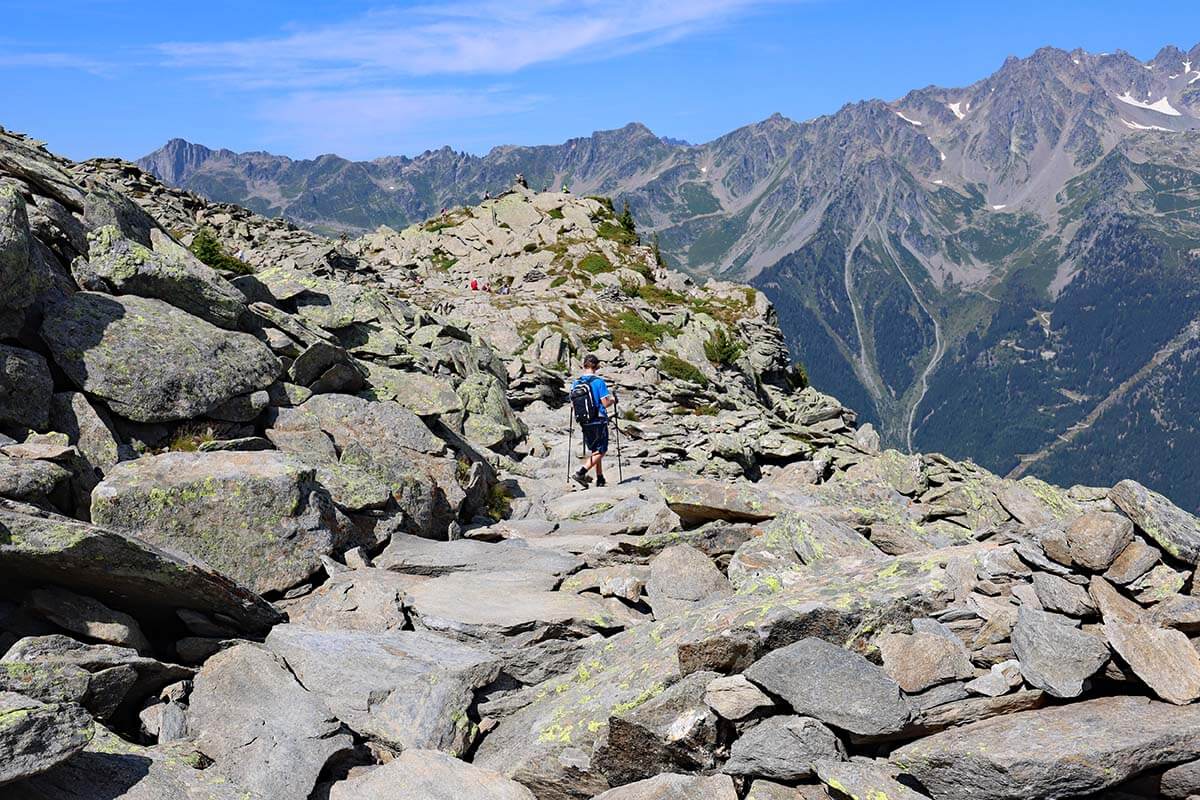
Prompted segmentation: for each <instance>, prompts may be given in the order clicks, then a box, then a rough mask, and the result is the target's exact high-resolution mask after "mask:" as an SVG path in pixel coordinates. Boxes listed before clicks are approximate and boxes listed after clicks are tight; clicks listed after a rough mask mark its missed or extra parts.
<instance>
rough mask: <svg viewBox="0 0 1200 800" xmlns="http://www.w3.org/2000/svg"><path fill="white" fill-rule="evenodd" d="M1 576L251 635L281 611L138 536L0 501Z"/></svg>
mask: <svg viewBox="0 0 1200 800" xmlns="http://www.w3.org/2000/svg"><path fill="white" fill-rule="evenodd" d="M0 576H4V577H6V578H7V579H12V578H16V577H18V576H19V577H20V578H21V579H23V580H38V581H45V582H48V583H56V584H59V585H62V586H67V587H70V588H72V589H75V590H76V591H79V592H84V593H86V594H88V595H92V596H94V597H96V598H97V599H100V600H104V601H108V602H112V603H114V604H119V605H120V606H121V607H122V608H130V609H131V610H133V609H136V610H137V611H139V612H140V613H143V612H144V614H146V615H149V616H165V615H170V614H172V612H173V609H175V608H189V609H193V610H195V611H204V612H209V613H216V614H220V615H221V616H222V617H224V618H226V619H228V620H229V622H230V624H232V625H235V626H237V627H239V628H240V629H241V630H243V631H245V632H257V631H261V630H263V629H265V628H268V627H270V626H271V625H273V624H275V623H276V622H277V621H279V619H280V615H279V612H278V611H276V610H275V608H273V607H272V606H271V604H270V603H268V602H267V601H265V600H263V599H262V598H261V597H259V596H258V595H257V594H255V593H254V592H251V591H250V590H249V589H246V588H243V587H242V586H239V585H238V584H236V583H234V582H233V581H232V580H230V579H229V578H228V577H226V576H225V575H223V574H221V573H219V572H216V571H214V570H213V569H212V568H211V567H208V566H206V565H204V564H201V563H200V562H198V561H196V560H193V559H191V558H189V557H187V556H184V555H182V554H177V553H167V552H165V551H163V550H160V549H158V548H157V547H155V546H154V545H152V544H149V543H148V542H145V541H143V540H142V539H140V538H136V537H134V536H131V535H126V534H124V533H119V532H116V531H113V530H109V529H106V528H102V527H97V526H94V525H88V524H86V523H83V522H79V521H77V520H73V519H68V518H66V517H60V516H57V515H55V514H49V513H47V512H45V511H41V510H39V509H36V508H32V507H30V506H25V505H21V504H19V503H10V502H9V501H7V500H0Z"/></svg>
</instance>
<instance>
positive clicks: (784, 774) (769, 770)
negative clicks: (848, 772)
mask: <svg viewBox="0 0 1200 800" xmlns="http://www.w3.org/2000/svg"><path fill="white" fill-rule="evenodd" d="M845 757H846V751H845V748H843V747H842V743H841V741H840V740H839V739H838V737H837V736H836V735H835V734H834V732H833V731H831V730H829V728H827V727H825V726H824V725H822V724H821V723H820V722H818V721H817V720H815V719H811V718H809V717H769V718H767V719H765V720H763V721H762V722H760V723H759V724H757V725H755V726H754V727H753V728H751V729H750V730H748V731H746V732H745V733H744V734H742V736H741V738H739V739H738V740H737V741H736V742H734V743H733V747H732V748H731V749H730V752H729V761H728V762H726V764H725V766H724V767H722V771H723V772H727V773H729V774H730V775H746V776H751V777H755V778H772V779H774V780H780V781H798V780H803V779H804V778H808V777H811V776H812V775H813V773H814V772H815V770H816V764H817V763H818V762H820V761H826V760H835V761H839V760H841V759H844V758H845Z"/></svg>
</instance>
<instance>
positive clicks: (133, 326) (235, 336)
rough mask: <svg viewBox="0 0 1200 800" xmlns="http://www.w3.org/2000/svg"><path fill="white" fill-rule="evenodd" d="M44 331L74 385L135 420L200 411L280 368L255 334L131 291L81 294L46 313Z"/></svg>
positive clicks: (268, 379)
mask: <svg viewBox="0 0 1200 800" xmlns="http://www.w3.org/2000/svg"><path fill="white" fill-rule="evenodd" d="M41 335H42V338H43V339H44V340H45V342H46V344H47V345H48V346H49V348H50V351H51V353H52V354H53V356H54V361H55V363H57V364H58V366H59V367H61V368H62V370H63V372H65V373H66V374H67V376H68V377H70V379H71V380H72V381H73V382H74V383H75V385H76V386H77V387H79V388H80V389H83V390H84V391H85V392H87V393H88V394H89V395H92V396H95V397H99V398H101V399H103V400H104V401H105V402H106V403H107V404H108V406H109V408H111V409H112V410H113V411H114V412H116V413H117V414H120V415H121V416H123V417H125V418H127V419H131V420H134V421H135V422H166V421H171V420H182V419H189V418H191V417H198V416H201V415H203V414H205V413H206V412H208V411H209V410H210V409H212V408H215V407H216V406H218V405H220V404H221V403H224V402H225V401H227V400H229V399H230V398H233V397H237V396H238V395H242V394H246V393H247V392H252V391H255V390H257V389H265V388H267V387H268V386H269V385H271V383H272V382H273V381H274V380H275V378H276V377H277V376H278V374H279V371H280V366H279V362H278V360H277V359H276V358H275V356H274V355H272V354H271V351H270V350H268V349H267V347H266V345H264V344H262V343H261V342H259V341H258V340H257V339H255V338H254V337H253V336H250V335H249V334H244V333H236V332H233V331H227V330H222V329H221V328H218V327H216V326H215V325H212V324H211V323H208V322H205V321H204V320H202V319H199V318H197V317H194V316H192V315H190V314H188V313H187V312H184V311H181V310H179V309H177V308H175V307H174V306H171V305H168V304H167V303H164V302H162V301H161V300H151V299H146V298H141V297H135V296H124V297H112V296H109V295H104V294H97V293H95V292H79V293H78V294H75V295H72V296H71V297H70V298H69V299H68V300H65V301H64V302H62V303H59V304H58V305H56V306H54V307H53V308H51V309H50V310H49V311H48V312H47V314H46V319H45V321H44V322H43V323H42V328H41Z"/></svg>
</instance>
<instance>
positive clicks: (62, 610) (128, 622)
mask: <svg viewBox="0 0 1200 800" xmlns="http://www.w3.org/2000/svg"><path fill="white" fill-rule="evenodd" d="M27 604H28V607H29V608H30V609H31V610H32V611H33V612H34V613H35V614H38V615H39V616H41V617H44V618H45V619H48V620H50V621H51V622H53V623H54V624H55V625H58V626H59V627H60V628H62V629H63V630H67V631H72V632H74V633H78V634H82V635H83V636H86V637H88V638H90V639H98V640H100V641H102V642H107V643H108V644H115V645H120V646H123V647H131V648H133V649H134V650H137V651H138V652H139V653H148V652H150V641H149V640H148V639H147V638H146V636H145V634H143V633H142V629H141V626H139V625H138V624H137V621H136V620H134V619H133V617H131V616H129V615H128V614H125V613H123V612H121V611H114V610H113V609H111V608H109V607H108V606H106V605H104V604H103V603H101V602H100V601H98V600H95V599H93V598H91V597H87V596H85V595H80V594H75V592H70V591H67V590H66V589H62V588H59V587H57V586H48V587H43V588H41V589H34V590H33V591H32V592H30V593H29V595H28V599H27Z"/></svg>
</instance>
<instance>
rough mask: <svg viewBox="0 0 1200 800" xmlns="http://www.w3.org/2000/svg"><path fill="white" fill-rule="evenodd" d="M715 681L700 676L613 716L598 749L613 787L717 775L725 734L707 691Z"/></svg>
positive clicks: (599, 761) (601, 765)
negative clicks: (676, 775)
mask: <svg viewBox="0 0 1200 800" xmlns="http://www.w3.org/2000/svg"><path fill="white" fill-rule="evenodd" d="M715 677H717V676H716V674H715V673H712V672H694V673H692V674H691V675H688V676H687V677H686V678H684V679H683V680H681V681H679V682H678V683H676V684H674V685H672V686H669V687H667V689H666V690H665V691H663V692H662V693H661V694H659V695H658V696H657V697H653V698H651V699H650V700H648V701H646V702H645V703H642V704H641V705H639V706H637V707H635V708H631V709H629V710H621V711H620V712H619V713H614V714H613V715H612V716H611V717H609V719H608V727H607V729H606V730H605V731H604V733H603V734H602V736H601V738H600V740H599V742H597V744H596V750H595V763H596V766H597V767H598V768H599V769H600V771H601V772H603V773H604V775H605V777H607V778H608V781H609V783H611V784H613V785H614V786H616V785H620V784H623V783H630V782H632V781H636V780H641V779H643V778H650V777H653V776H655V775H657V774H659V773H662V772H706V771H709V770H711V769H712V768H713V766H714V764H715V760H714V755H713V754H714V752H715V751H716V750H717V748H718V746H719V745H720V744H721V738H722V737H721V733H722V731H721V726H720V724H719V721H718V719H717V715H716V714H714V713H713V711H712V710H711V709H710V708H709V707H708V705H707V704H706V703H705V702H704V691H705V688H706V687H707V685H708V684H709V682H710V681H712V680H713V679H714V678H715Z"/></svg>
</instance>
